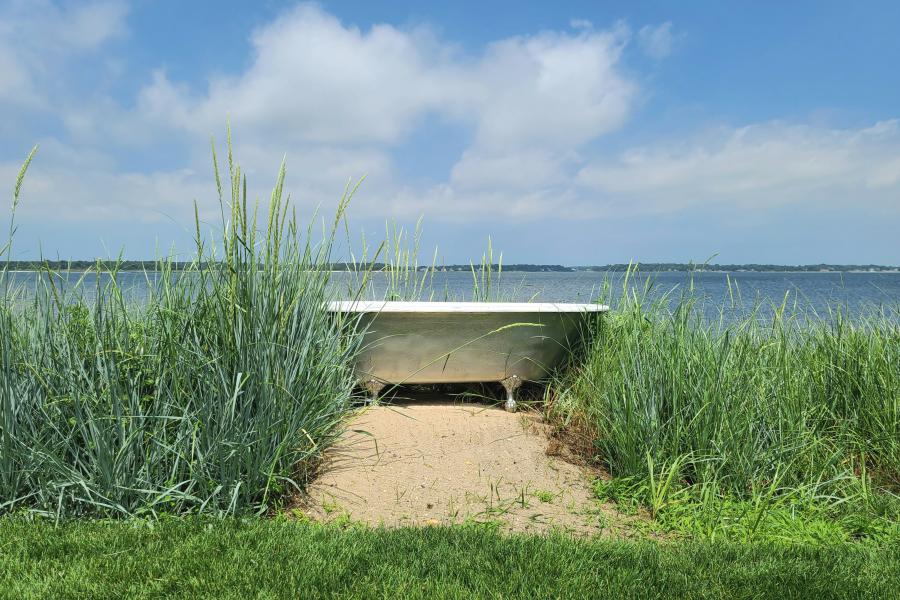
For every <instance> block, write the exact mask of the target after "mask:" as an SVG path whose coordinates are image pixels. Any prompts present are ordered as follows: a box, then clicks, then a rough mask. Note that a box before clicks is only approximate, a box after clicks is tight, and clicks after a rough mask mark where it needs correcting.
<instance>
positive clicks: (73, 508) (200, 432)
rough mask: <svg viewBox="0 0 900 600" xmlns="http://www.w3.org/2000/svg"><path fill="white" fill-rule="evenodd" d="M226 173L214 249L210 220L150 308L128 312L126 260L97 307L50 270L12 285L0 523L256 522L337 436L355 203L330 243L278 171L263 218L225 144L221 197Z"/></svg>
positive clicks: (4, 335) (6, 324) (349, 354)
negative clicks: (229, 517)
mask: <svg viewBox="0 0 900 600" xmlns="http://www.w3.org/2000/svg"><path fill="white" fill-rule="evenodd" d="M214 165H215V174H216V185H217V189H218V192H219V201H220V206H221V215H222V222H221V230H220V232H219V233H220V236H219V237H220V240H219V243H218V244H210V243H207V242H204V239H203V237H202V236H201V232H200V222H199V219H197V237H196V243H197V252H196V257H195V259H194V262H193V263H192V264H191V265H190V267H189V268H187V269H185V270H178V271H175V270H173V268H172V265H171V264H170V262H169V261H168V260H165V259H163V260H160V261H159V263H158V266H157V270H158V272H159V273H158V276H156V277H153V278H151V277H150V276H149V275H148V277H147V285H148V286H149V288H150V290H151V291H150V295H149V298H148V299H147V301H146V302H143V303H138V304H130V303H128V302H127V301H126V298H125V295H124V293H123V290H122V289H120V287H119V285H118V284H117V279H116V271H117V268H118V267H117V263H115V262H112V263H98V265H97V271H98V272H106V271H108V272H110V273H111V277H109V278H107V279H103V282H102V283H101V278H100V277H99V276H98V277H97V289H96V290H95V294H94V296H95V297H94V298H92V299H91V300H90V301H87V300H86V299H85V295H84V293H83V292H85V290H84V289H83V283H81V284H79V285H76V286H74V287H67V286H62V285H59V284H58V283H57V281H58V279H59V278H60V276H61V274H59V273H54V272H52V271H50V270H45V271H44V272H42V274H41V280H40V283H39V285H38V286H37V288H36V289H35V291H34V294H30V295H29V296H28V298H27V299H26V300H24V301H23V300H21V299H19V300H17V299H16V295H15V293H14V290H13V289H12V287H11V286H10V285H9V274H8V273H7V269H6V268H4V270H3V272H2V273H0V278H2V286H0V287H2V290H3V296H2V298H0V513H2V512H10V511H18V510H26V511H33V512H37V513H42V514H46V515H51V516H53V517H56V518H62V517H69V516H77V515H111V516H116V515H121V516H126V515H144V514H149V515H155V514H158V513H161V512H172V513H199V512H204V513H214V514H235V513H246V512H254V511H255V512H261V511H265V510H267V509H269V508H270V507H272V506H274V505H275V504H277V503H278V502H279V501H280V500H281V499H282V498H283V497H284V495H285V493H286V492H289V491H291V490H294V489H297V488H300V487H302V485H303V483H304V481H305V478H306V477H307V476H308V475H309V474H310V471H311V469H312V468H314V465H315V461H316V459H317V457H318V456H319V455H320V453H321V452H322V450H323V449H324V448H325V447H327V446H328V444H329V443H330V442H331V441H332V440H333V439H334V438H335V436H336V435H337V434H338V433H339V431H340V427H341V422H342V418H343V417H344V415H345V414H346V412H347V411H348V410H349V408H350V403H351V401H352V400H353V384H354V380H353V375H352V369H351V364H352V360H353V357H354V355H355V353H356V352H357V351H358V345H359V338H358V336H356V335H354V334H352V333H351V330H352V329H353V326H354V323H352V322H345V321H343V320H342V318H341V317H340V316H333V315H329V314H327V313H326V311H325V305H326V304H327V302H328V301H329V300H330V299H331V297H332V293H333V292H332V291H331V289H330V287H329V285H328V282H329V277H330V272H329V266H330V262H331V254H332V249H333V245H334V239H335V233H336V231H337V227H338V224H339V222H340V219H341V218H342V213H343V210H344V207H345V206H346V203H347V201H348V200H349V194H345V196H344V198H343V199H342V201H341V203H340V206H339V208H338V211H337V216H336V218H335V220H334V221H333V223H332V225H331V227H330V228H328V227H326V228H325V230H324V231H323V233H322V235H319V234H318V233H317V232H316V231H314V230H313V229H312V228H311V227H310V228H301V226H300V224H299V223H298V221H297V219H296V217H295V216H294V214H293V212H292V211H291V209H290V207H289V204H288V200H287V199H286V198H284V196H283V183H284V166H283V165H282V168H281V170H280V172H279V176H278V179H277V181H276V183H275V186H274V189H273V191H272V194H271V197H270V199H269V202H268V207H267V208H266V209H265V210H263V211H262V212H260V211H259V210H258V206H259V205H258V203H257V204H256V205H252V204H251V202H250V201H249V200H248V197H247V191H246V190H247V182H246V178H245V176H244V175H243V173H242V172H241V169H240V167H239V166H238V165H237V164H236V163H235V162H234V160H233V157H232V153H231V145H230V140H229V152H228V170H227V178H228V180H227V181H226V182H225V185H224V186H223V182H222V180H221V179H220V175H219V168H218V164H217V161H216V160H215V155H214ZM23 174H24V173H23ZM18 191H19V186H18V185H17V188H16V197H15V201H14V202H15V203H18ZM12 231H14V229H13V228H11V232H12ZM6 250H7V256H9V246H7V247H6Z"/></svg>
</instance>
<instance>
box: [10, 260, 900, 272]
mask: <svg viewBox="0 0 900 600" xmlns="http://www.w3.org/2000/svg"><path fill="white" fill-rule="evenodd" d="M99 264H100V265H101V267H106V266H107V265H112V264H115V262H114V261H110V262H109V263H105V262H100V263H99ZM97 265H98V262H96V261H83V260H78V261H46V262H40V261H11V262H9V263H8V271H9V272H13V273H28V272H35V271H40V270H42V269H45V268H48V267H49V268H50V269H52V270H54V271H66V270H68V271H88V270H96V267H97ZM158 265H159V263H158V262H156V261H122V262H121V263H119V264H118V267H117V268H118V270H119V271H127V272H141V271H148V272H150V271H156V270H157V267H158ZM191 265H192V263H190V262H173V263H170V268H171V269H172V270H173V271H182V270H184V269H186V268H188V267H190V266H191ZM3 266H4V263H2V262H0V270H2V268H3ZM331 267H332V271H333V272H350V271H355V270H359V269H357V268H355V267H354V266H353V265H347V264H345V263H334V264H332V265H331ZM491 267H492V270H493V271H499V270H501V267H502V271H504V272H507V273H590V272H594V273H620V272H625V271H627V270H628V269H629V268H631V269H635V268H637V270H638V271H641V272H644V273H678V272H682V273H688V272H694V273H723V274H726V273H826V274H827V273H900V266H889V265H832V264H816V265H769V264H752V263H749V264H733V265H719V264H707V265H697V264H691V263H634V264H631V265H628V264H624V263H618V264H608V265H594V266H575V267H573V266H564V265H536V264H509V265H497V264H495V265H492V266H491ZM480 268H481V265H475V266H474V269H475V270H476V271H477V270H479V269H480ZM384 269H385V265H383V264H380V263H379V264H376V265H375V266H374V270H375V271H381V270H384ZM430 269H432V267H431V266H424V267H422V266H420V267H418V268H417V269H416V270H417V271H427V270H430ZM433 269H434V270H435V271H436V272H467V273H468V272H471V270H472V269H473V266H472V265H435V266H434V267H433Z"/></svg>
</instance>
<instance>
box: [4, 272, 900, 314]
mask: <svg viewBox="0 0 900 600" xmlns="http://www.w3.org/2000/svg"><path fill="white" fill-rule="evenodd" d="M420 276H421V274H420ZM36 277H38V275H37V274H36V273H33V272H17V273H12V274H11V282H12V285H13V286H14V287H19V288H20V289H21V290H24V291H25V293H26V294H27V293H28V291H29V290H33V289H34V283H35V279H36ZM147 277H148V276H147V275H145V274H144V273H138V272H122V273H119V275H118V282H119V285H120V286H121V287H122V289H123V290H125V291H126V296H127V297H128V298H129V300H131V301H138V302H140V301H142V300H145V299H146V298H147V296H148V293H149V287H148V279H147ZM149 277H150V282H151V285H152V284H153V283H152V282H153V281H154V279H155V277H156V274H153V273H151V274H150V275H149ZM81 278H83V283H82V286H83V287H82V289H83V293H84V295H85V296H86V297H88V298H91V297H93V296H94V295H95V294H96V289H97V283H98V282H97V275H96V274H93V273H87V274H85V273H81V272H69V273H64V274H61V275H60V276H59V277H58V279H57V285H59V286H60V288H61V289H62V288H66V287H69V288H71V287H72V286H73V285H74V284H75V283H76V282H77V281H78V280H79V279H81ZM495 278H496V274H495ZM623 278H624V274H623V273H610V274H606V273H594V272H574V273H571V272H570V273H564V272H562V273H556V272H554V273H522V272H506V273H503V276H502V278H501V280H500V282H499V284H496V282H495V285H494V286H492V290H491V297H492V299H498V300H504V301H541V302H592V301H595V300H596V299H597V298H598V296H600V294H601V291H602V289H603V286H604V281H608V282H609V284H610V285H612V286H613V296H618V295H620V294H621V289H622V283H623ZM648 279H649V280H650V281H651V282H652V294H651V296H655V297H658V296H659V295H661V294H663V293H666V292H669V293H670V294H671V298H672V300H673V302H674V301H677V299H678V298H679V297H680V296H681V294H682V293H683V292H684V293H691V294H693V295H694V296H695V297H699V298H700V299H701V300H702V301H703V302H704V304H705V305H707V306H709V307H717V306H722V305H729V306H730V305H732V304H738V305H741V306H743V307H744V308H749V307H752V306H754V305H757V304H761V305H763V307H764V308H766V309H771V307H772V306H773V305H780V304H781V303H782V302H783V301H784V300H785V298H787V304H788V309H789V310H790V309H792V308H793V307H795V306H799V307H802V308H803V309H804V310H809V309H811V310H814V311H816V312H818V313H820V314H823V315H824V314H827V312H828V309H829V307H831V308H834V307H836V306H841V307H844V308H846V309H847V310H848V311H849V312H850V313H851V314H853V313H860V312H863V311H866V310H870V309H871V308H872V307H885V308H887V309H889V310H890V311H892V312H894V313H896V311H897V310H898V308H900V273H783V272H777V273H775V272H771V273H749V272H734V273H728V274H727V275H726V274H725V273H694V274H688V273H682V272H661V273H642V274H640V275H639V276H638V278H637V279H635V280H632V282H631V285H632V286H633V287H635V288H643V286H644V284H645V283H646V282H647V280H648ZM729 280H730V283H731V287H730V289H729ZM108 281H109V275H108V274H104V275H102V276H101V280H100V283H101V285H102V284H105V283H107V282H108ZM351 284H352V276H351V275H350V274H349V273H334V274H333V285H335V286H336V289H337V290H338V293H340V294H341V295H344V296H346V295H347V292H346V290H348V288H349V287H351ZM386 288H387V280H386V278H385V277H383V276H381V275H380V274H375V276H374V279H373V283H372V285H371V286H370V289H369V290H368V291H367V293H366V296H367V297H368V298H375V299H380V298H384V293H385V290H386ZM473 289H474V287H473V277H472V274H471V273H469V272H444V273H441V272H437V273H434V274H433V276H432V277H431V278H430V281H429V285H428V286H426V291H425V294H424V298H423V299H432V300H471V299H472V297H473ZM406 299H410V298H409V297H407V298H406Z"/></svg>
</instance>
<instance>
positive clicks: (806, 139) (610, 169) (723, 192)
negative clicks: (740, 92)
mask: <svg viewBox="0 0 900 600" xmlns="http://www.w3.org/2000/svg"><path fill="white" fill-rule="evenodd" d="M898 157H900V122H898V121H896V120H892V121H885V122H880V123H876V124H875V125H873V126H871V127H865V128H861V129H827V128H816V127H810V126H806V125H792V124H787V123H781V122H772V123H764V124H758V125H751V126H747V127H741V128H736V129H728V128H721V129H717V130H715V131H713V132H709V133H707V134H706V135H704V136H700V137H698V138H696V139H692V140H688V141H682V142H680V143H672V144H658V145H654V146H650V147H643V148H635V149H632V150H629V151H628V152H626V153H624V154H622V155H621V156H620V157H618V158H617V159H614V160H609V161H602V160H597V161H593V163H592V164H590V165H588V166H586V167H585V168H584V169H582V171H581V172H580V173H579V176H578V179H579V182H580V183H581V184H582V185H584V186H585V187H586V188H587V189H588V190H591V191H592V192H594V193H595V194H597V195H598V196H599V197H600V198H603V199H604V200H605V201H609V202H614V203H615V204H617V205H619V206H621V207H622V208H624V209H626V210H629V211H637V212H642V211H644V212H670V211H677V210H681V209H684V208H686V207H689V206H697V205H700V206H741V207H745V208H751V209H753V208H756V209H763V208H765V207H768V206H773V205H785V204H792V203H804V202H806V203H810V204H811V205H815V204H816V203H821V204H825V203H829V202H842V203H846V202H847V201H848V200H850V199H852V200H853V201H854V202H855V203H856V204H855V206H856V207H857V208H863V207H865V206H866V205H868V206H869V207H876V208H877V207H889V206H891V207H894V208H896V206H897V200H896V199H897V193H898V192H900V158H898Z"/></svg>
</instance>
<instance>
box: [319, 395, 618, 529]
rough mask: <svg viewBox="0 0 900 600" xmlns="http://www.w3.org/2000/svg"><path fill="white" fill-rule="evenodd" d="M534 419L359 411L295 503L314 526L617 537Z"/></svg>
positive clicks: (584, 476) (424, 408)
mask: <svg viewBox="0 0 900 600" xmlns="http://www.w3.org/2000/svg"><path fill="white" fill-rule="evenodd" d="M547 433H548V426H547V425H545V424H544V423H542V422H541V419H540V416H539V415H537V414H535V413H527V412H526V413H523V412H520V413H515V414H511V413H507V412H505V411H504V410H502V409H499V408H494V407H489V406H485V405H482V404H460V403H453V402H452V401H446V400H445V401H441V402H433V401H432V402H429V401H425V402H410V403H405V404H395V405H389V406H376V407H371V408H368V409H366V410H364V411H361V412H360V413H359V414H358V415H357V416H356V417H355V418H354V419H353V421H352V422H351V423H350V424H349V427H348V430H347V431H346V432H345V434H344V435H343V437H342V438H341V439H340V440H339V442H338V443H337V444H336V445H335V446H334V447H333V448H332V449H331V450H330V451H329V452H328V453H327V454H326V457H325V463H324V465H323V468H322V471H321V475H320V476H319V478H318V479H317V480H316V481H315V482H313V484H312V485H311V486H310V488H309V490H308V496H307V497H306V498H305V499H304V500H303V501H302V504H303V510H304V512H306V514H307V515H308V516H310V517H312V518H315V519H320V520H332V519H335V518H345V519H346V518H349V519H350V520H353V521H362V522H365V523H369V524H371V525H386V526H389V527H395V526H404V525H436V524H453V523H464V522H470V523H471V522H479V523H485V524H488V525H489V526H496V527H500V528H502V529H503V530H506V531H518V532H543V531H547V530H550V529H557V530H564V531H567V532H570V533H574V534H579V535H593V534H606V535H608V534H612V535H619V534H621V533H622V532H623V531H624V529H625V528H626V527H625V525H626V521H627V520H628V518H627V517H623V516H622V515H619V514H618V513H617V512H616V510H615V509H614V508H613V507H612V506H611V505H606V504H602V503H599V502H597V501H596V500H594V499H593V498H592V496H591V492H590V476H589V474H588V473H587V472H586V471H585V470H584V469H583V468H582V467H579V466H577V465H575V464H572V463H571V462H567V461H566V460H563V459H562V458H560V457H558V456H549V455H548V453H547V449H548V442H549V440H548V437H547Z"/></svg>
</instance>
